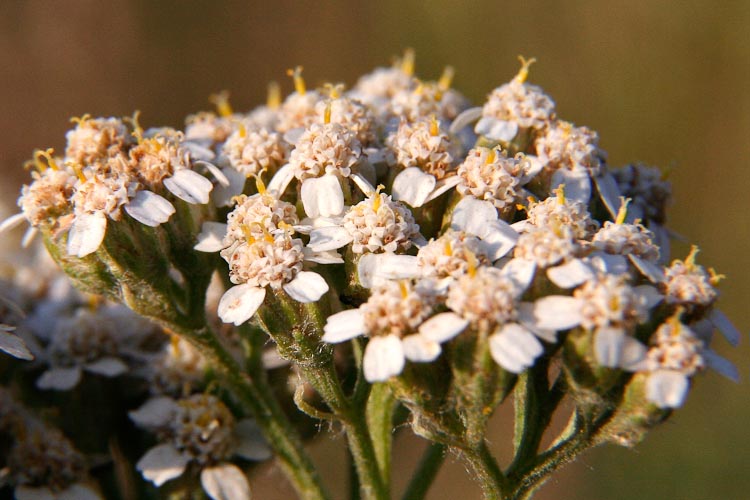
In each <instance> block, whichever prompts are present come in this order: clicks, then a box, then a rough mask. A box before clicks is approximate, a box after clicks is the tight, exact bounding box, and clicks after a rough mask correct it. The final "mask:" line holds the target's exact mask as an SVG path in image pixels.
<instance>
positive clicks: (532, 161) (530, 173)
mask: <svg viewBox="0 0 750 500" xmlns="http://www.w3.org/2000/svg"><path fill="white" fill-rule="evenodd" d="M523 162H524V164H525V165H526V169H525V170H524V171H523V175H522V176H521V179H520V181H521V184H526V183H528V182H529V181H530V180H531V179H533V178H534V177H536V176H537V175H538V174H539V172H541V171H542V169H543V168H544V163H542V161H541V160H540V159H539V158H538V157H536V156H534V155H526V156H524V159H523Z"/></svg>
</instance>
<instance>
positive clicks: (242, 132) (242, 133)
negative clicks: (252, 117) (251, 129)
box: [237, 123, 247, 139]
mask: <svg viewBox="0 0 750 500" xmlns="http://www.w3.org/2000/svg"><path fill="white" fill-rule="evenodd" d="M237 131H238V132H239V133H240V137H242V138H243V139H244V138H245V137H247V127H246V126H245V124H244V123H240V127H239V128H238V129H237Z"/></svg>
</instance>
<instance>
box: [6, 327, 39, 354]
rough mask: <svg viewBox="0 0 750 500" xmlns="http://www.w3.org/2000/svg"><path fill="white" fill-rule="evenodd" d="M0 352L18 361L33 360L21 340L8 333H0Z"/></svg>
mask: <svg viewBox="0 0 750 500" xmlns="http://www.w3.org/2000/svg"><path fill="white" fill-rule="evenodd" d="M0 351H3V352H7V353H8V354H10V355H11V356H13V357H14V358H18V359H25V360H30V359H34V355H33V354H31V351H29V348H28V347H26V344H24V342H23V340H21V338H20V337H18V336H17V335H15V334H13V333H10V332H4V331H0Z"/></svg>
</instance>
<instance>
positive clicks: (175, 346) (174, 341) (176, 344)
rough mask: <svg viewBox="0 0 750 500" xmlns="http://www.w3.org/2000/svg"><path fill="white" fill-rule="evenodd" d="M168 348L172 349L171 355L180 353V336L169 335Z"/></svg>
mask: <svg viewBox="0 0 750 500" xmlns="http://www.w3.org/2000/svg"><path fill="white" fill-rule="evenodd" d="M169 346H170V347H171V348H172V353H173V354H175V355H177V354H179V352H180V336H179V335H176V334H174V333H172V334H170V335H169Z"/></svg>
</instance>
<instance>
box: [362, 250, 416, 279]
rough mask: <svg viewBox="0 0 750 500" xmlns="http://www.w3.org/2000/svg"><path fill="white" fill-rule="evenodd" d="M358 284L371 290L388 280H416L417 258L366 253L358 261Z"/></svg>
mask: <svg viewBox="0 0 750 500" xmlns="http://www.w3.org/2000/svg"><path fill="white" fill-rule="evenodd" d="M357 273H358V275H359V283H360V284H361V285H362V286H363V287H364V288H372V287H373V286H377V285H379V284H382V283H384V282H386V281H388V280H400V279H409V278H416V277H417V276H419V274H420V270H419V266H418V265H417V257H416V256H414V255H395V254H391V253H379V254H374V253H368V254H365V255H363V256H362V258H360V259H359V264H358V266H357Z"/></svg>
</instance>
